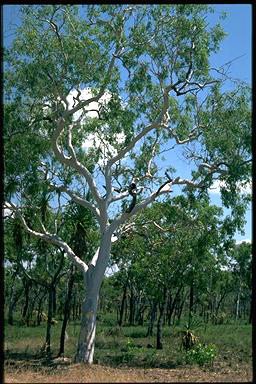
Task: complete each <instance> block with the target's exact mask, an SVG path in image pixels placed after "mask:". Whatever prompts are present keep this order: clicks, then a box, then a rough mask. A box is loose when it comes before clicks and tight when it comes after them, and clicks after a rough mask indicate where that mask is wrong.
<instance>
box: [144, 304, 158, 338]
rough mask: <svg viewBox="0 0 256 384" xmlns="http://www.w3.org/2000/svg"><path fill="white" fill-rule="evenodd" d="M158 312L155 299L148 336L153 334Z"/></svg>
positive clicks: (151, 310)
mask: <svg viewBox="0 0 256 384" xmlns="http://www.w3.org/2000/svg"><path fill="white" fill-rule="evenodd" d="M156 313H157V302H156V301H155V300H154V301H153V302H152V303H151V309H150V319H149V324H148V331H147V335H146V337H148V336H153V327H154V321H155V319H156Z"/></svg>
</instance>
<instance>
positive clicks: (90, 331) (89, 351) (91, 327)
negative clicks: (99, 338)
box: [76, 279, 99, 364]
mask: <svg viewBox="0 0 256 384" xmlns="http://www.w3.org/2000/svg"><path fill="white" fill-rule="evenodd" d="M98 299H99V287H97V286H96V284H95V283H94V281H93V279H92V280H91V279H90V282H88V283H87V284H86V298H85V300H84V303H83V307H82V320H81V328H80V334H79V340H78V346H77V354H76V361H77V362H83V363H89V364H92V363H93V355H94V344H95V333H96V312H97V305H98Z"/></svg>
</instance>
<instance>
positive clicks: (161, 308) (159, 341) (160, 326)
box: [156, 289, 166, 349]
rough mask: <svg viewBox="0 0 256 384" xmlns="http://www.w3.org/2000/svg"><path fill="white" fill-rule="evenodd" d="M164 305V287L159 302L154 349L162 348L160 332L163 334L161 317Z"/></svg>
mask: <svg viewBox="0 0 256 384" xmlns="http://www.w3.org/2000/svg"><path fill="white" fill-rule="evenodd" d="M165 306H166V289H164V294H163V299H162V302H161V303H160V304H159V317H158V322H157V334H156V349H163V343H162V334H163V318H164V311H165Z"/></svg>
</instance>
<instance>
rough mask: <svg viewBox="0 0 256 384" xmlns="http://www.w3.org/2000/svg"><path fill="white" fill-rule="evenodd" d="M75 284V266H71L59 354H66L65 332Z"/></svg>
mask: <svg viewBox="0 0 256 384" xmlns="http://www.w3.org/2000/svg"><path fill="white" fill-rule="evenodd" d="M73 286H74V268H73V266H71V270H70V277H69V281H68V291H67V296H66V300H65V305H64V319H63V323H62V328H61V335H60V349H59V353H58V356H62V355H64V344H65V334H66V327H67V323H68V319H69V316H70V307H71V306H70V302H71V297H72V290H73Z"/></svg>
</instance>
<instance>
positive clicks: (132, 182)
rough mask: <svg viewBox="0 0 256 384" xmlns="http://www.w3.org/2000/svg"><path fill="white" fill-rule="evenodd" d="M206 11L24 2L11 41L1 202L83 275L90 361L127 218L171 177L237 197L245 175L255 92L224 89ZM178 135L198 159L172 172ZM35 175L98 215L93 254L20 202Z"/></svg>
mask: <svg viewBox="0 0 256 384" xmlns="http://www.w3.org/2000/svg"><path fill="white" fill-rule="evenodd" d="M209 11H211V8H209V7H208V6H207V5H201V4H199V5H193V4H187V5H186V4H178V5H122V4H121V5H87V6H85V7H78V6H70V5H65V6H64V5H39V6H38V5H32V6H31V5H29V6H23V7H22V25H21V27H19V28H17V36H16V38H15V39H14V41H13V43H12V46H11V48H10V49H7V50H5V62H6V70H5V74H4V80H5V92H6V93H5V96H6V97H5V103H6V104H7V106H6V109H8V115H7V121H6V131H7V137H9V140H8V143H7V147H6V158H7V160H6V186H7V187H8V191H7V192H8V193H7V194H6V205H5V206H6V207H7V208H9V209H10V210H12V211H13V212H15V215H16V217H18V218H19V219H20V220H21V222H22V224H23V226H24V228H25V229H26V231H27V232H28V233H30V234H31V235H33V236H35V237H37V238H39V239H42V240H44V241H47V242H49V243H51V244H55V245H57V246H58V247H60V248H62V249H63V250H64V251H65V253H66V255H67V256H68V257H69V258H70V260H71V261H72V262H73V263H74V265H75V266H77V267H78V268H79V269H80V271H81V272H82V274H83V276H84V284H85V286H86V298H85V301H84V304H83V310H82V320H81V330H80V335H79V341H78V347H77V353H76V360H77V361H82V362H88V363H92V362H93V353H94V340H95V330H96V310H97V303H98V296H99V289H100V286H101V282H102V279H103V276H104V273H105V270H106V267H107V265H108V261H109V256H110V250H111V245H112V243H113V242H114V241H115V240H116V239H117V236H116V235H117V234H118V231H119V230H121V229H123V228H124V225H125V223H127V221H128V220H130V219H131V218H132V217H134V215H135V214H136V213H137V212H138V211H139V210H141V209H143V208H145V207H146V206H147V205H149V204H151V203H152V202H154V201H155V200H156V199H157V198H159V197H160V196H161V195H164V194H168V193H169V192H170V191H171V186H172V185H187V186H189V187H190V188H207V187H210V185H211V184H212V182H213V178H214V177H220V178H221V180H222V181H224V182H225V183H226V185H227V186H229V187H230V188H232V190H231V194H232V199H231V198H230V195H229V197H228V196H227V194H226V195H225V196H224V195H223V196H224V197H226V199H227V201H229V202H230V201H231V200H232V201H231V203H232V206H233V207H235V206H236V198H237V197H238V195H239V191H238V189H237V183H238V182H240V181H241V180H243V181H244V179H245V178H246V177H249V175H250V173H249V172H250V169H249V162H248V160H249V156H250V112H249V105H248V103H249V98H250V92H248V89H247V88H246V87H239V88H238V89H236V90H235V91H230V92H229V93H223V90H222V89H221V84H222V81H223V80H224V79H225V73H224V74H223V73H222V74H221V73H220V71H219V70H218V68H215V69H212V68H211V66H210V63H209V58H210V54H211V53H212V52H217V51H218V48H219V43H220V42H221V40H222V39H223V37H224V32H223V30H222V28H221V27H220V25H219V24H217V25H216V26H214V27H212V28H210V27H209V26H208V22H207V15H208V13H209ZM214 74H217V77H216V76H215V77H214ZM201 95H202V96H203V97H201ZM8 98H9V99H8ZM14 105H15V110H14V108H13V106H14ZM17 121H18V122H19V124H18V125H16V124H15V125H14V122H17ZM230 127H232V128H230ZM18 138H19V139H18ZM90 140H92V141H93V143H94V145H93V147H90V146H89V144H88V143H89V142H90ZM14 142H15V143H16V144H17V146H14ZM192 142H194V143H198V144H199V145H198V146H193V147H191V146H190V143H192ZM238 143H239V145H238ZM169 145H170V146H169ZM174 146H185V147H187V150H188V152H187V153H186V156H187V157H189V158H190V159H192V160H193V161H194V162H195V166H196V169H197V171H196V172H194V173H193V174H192V177H191V179H184V178H182V175H180V176H177V177H174V176H173V175H170V170H171V172H172V173H174V172H175V170H174V168H172V165H173V164H167V166H166V169H165V170H166V173H165V175H163V173H162V172H161V170H160V169H159V168H158V165H157V164H158V163H157V159H159V157H160V156H161V152H162V151H163V150H165V149H166V148H170V150H171V148H173V147H174ZM85 148H87V150H84V149H85ZM32 149H33V150H34V149H35V151H33V150H32ZM19 157H21V165H20V167H19V169H20V173H19V174H18V175H17V171H16V170H15V169H14V167H13V164H14V163H15V161H17V158H19ZM32 159H33V160H34V162H33V163H31V161H32ZM168 172H169V173H168ZM28 176H29V180H30V184H31V185H32V186H34V187H36V188H39V189H40V188H41V189H46V190H47V191H48V192H49V191H51V193H52V205H54V202H56V197H58V196H62V197H68V198H70V199H72V200H73V201H74V202H75V203H77V204H81V205H82V206H84V207H86V208H89V209H90V210H91V212H92V213H93V214H94V215H95V217H96V219H97V222H98V227H99V232H100V240H99V246H98V249H97V251H96V252H95V254H94V256H93V257H92V259H91V261H90V262H89V263H86V262H85V261H84V260H82V259H81V258H80V257H79V256H78V255H77V254H76V253H75V252H74V250H73V249H72V248H71V246H70V245H69V244H68V243H67V242H66V241H65V239H64V238H62V237H61V236H60V235H59V234H58V228H57V227H58V220H56V226H55V228H54V226H52V225H51V226H50V227H49V228H46V227H45V226H44V225H42V223H41V224H40V222H39V223H38V226H34V227H33V228H31V226H30V225H29V223H28V221H27V220H26V218H25V217H24V215H23V211H22V208H23V206H24V205H27V204H30V205H31V206H32V207H33V200H32V199H31V195H30V194H29V190H28V189H29V185H28V183H26V181H27V179H28ZM225 190H226V189H225V188H224V191H225ZM88 192H89V193H90V196H91V199H90V200H88V198H87V196H88V195H87V194H88ZM54 194H55V200H54ZM12 196H15V199H14V198H12ZM126 198H128V200H126ZM125 201H126V203H123V204H122V206H120V204H119V203H120V202H125ZM62 202H64V201H63V200H62ZM115 203H117V204H116V208H115V210H111V209H110V207H111V206H113V204H115ZM34 212H35V213H36V210H34Z"/></svg>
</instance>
